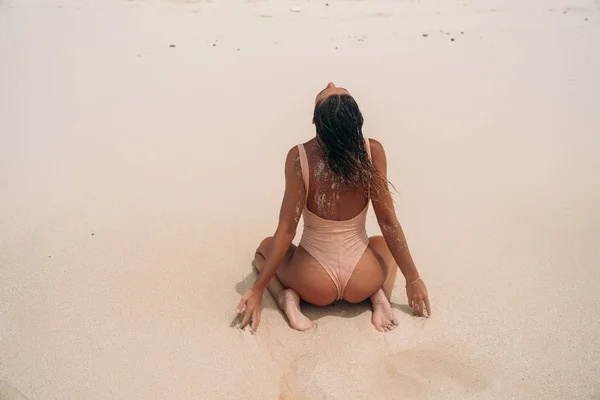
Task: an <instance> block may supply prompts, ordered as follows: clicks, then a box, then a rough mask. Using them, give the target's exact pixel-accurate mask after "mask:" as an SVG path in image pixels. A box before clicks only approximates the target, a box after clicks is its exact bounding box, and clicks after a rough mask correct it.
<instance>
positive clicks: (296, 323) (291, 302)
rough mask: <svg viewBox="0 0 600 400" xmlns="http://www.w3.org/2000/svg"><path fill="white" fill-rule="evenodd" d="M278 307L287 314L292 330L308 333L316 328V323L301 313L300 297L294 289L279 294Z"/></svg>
mask: <svg viewBox="0 0 600 400" xmlns="http://www.w3.org/2000/svg"><path fill="white" fill-rule="evenodd" d="M277 305H278V306H279V308H281V311H283V312H284V313H285V315H286V317H287V318H288V321H289V323H290V326H291V327H292V328H294V329H296V330H299V331H307V330H309V329H311V328H314V327H315V326H316V324H315V322H314V321H311V320H310V318H308V317H307V316H306V315H304V314H303V313H302V311H300V296H298V293H296V292H295V291H293V290H292V289H285V290H284V291H282V292H281V293H280V294H279V298H278V299H277Z"/></svg>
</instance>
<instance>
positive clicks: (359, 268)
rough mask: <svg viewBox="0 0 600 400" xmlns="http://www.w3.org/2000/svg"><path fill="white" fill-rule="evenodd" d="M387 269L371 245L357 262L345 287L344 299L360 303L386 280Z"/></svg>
mask: <svg viewBox="0 0 600 400" xmlns="http://www.w3.org/2000/svg"><path fill="white" fill-rule="evenodd" d="M385 277H386V271H385V270H384V268H383V267H382V265H381V263H380V261H379V260H378V259H377V257H376V255H375V253H373V251H372V250H371V248H370V247H367V248H366V250H365V252H364V253H363V255H362V257H361V258H360V260H359V261H358V263H357V264H356V267H355V268H354V271H353V272H352V276H350V280H349V281H348V284H347V285H346V288H345V289H344V300H346V301H348V302H350V303H360V302H361V301H364V300H366V299H368V298H369V297H371V296H372V295H373V294H374V293H375V292H376V291H378V290H379V289H380V288H381V286H382V285H383V282H384V281H385Z"/></svg>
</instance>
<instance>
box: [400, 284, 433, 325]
mask: <svg viewBox="0 0 600 400" xmlns="http://www.w3.org/2000/svg"><path fill="white" fill-rule="evenodd" d="M406 296H407V297H408V306H409V307H410V308H412V310H413V312H414V313H415V314H417V315H423V309H425V310H427V316H429V317H431V305H430V304H429V295H428V294H427V287H426V286H425V282H423V280H422V279H421V278H419V279H417V280H416V281H413V282H412V283H408V284H407V285H406Z"/></svg>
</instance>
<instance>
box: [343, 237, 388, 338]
mask: <svg viewBox="0 0 600 400" xmlns="http://www.w3.org/2000/svg"><path fill="white" fill-rule="evenodd" d="M396 269H397V265H396V262H395V260H394V257H393V256H392V253H391V252H390V250H389V249H388V247H387V244H386V243H385V239H384V238H383V236H375V237H372V238H370V239H369V248H368V249H367V250H366V251H365V254H364V255H363V257H362V258H361V259H360V260H359V262H358V264H357V265H356V268H355V269H354V272H353V273H352V276H351V277H350V280H349V281H348V285H347V286H346V289H345V290H344V299H346V300H347V301H349V302H352V303H358V302H361V301H364V300H366V299H367V298H369V299H370V300H371V303H372V305H373V317H372V320H371V321H372V322H373V325H374V326H375V329H377V330H378V331H380V332H388V331H391V330H393V329H395V328H396V326H397V325H398V319H397V318H396V316H395V315H394V313H393V311H392V306H391V304H390V301H389V299H390V296H391V294H392V289H393V288H394V281H395V279H396Z"/></svg>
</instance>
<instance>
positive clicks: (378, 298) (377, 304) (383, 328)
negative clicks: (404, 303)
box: [371, 289, 398, 332]
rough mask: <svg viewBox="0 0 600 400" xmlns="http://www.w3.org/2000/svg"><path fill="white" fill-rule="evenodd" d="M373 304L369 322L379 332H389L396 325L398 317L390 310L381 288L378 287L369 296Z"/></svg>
mask: <svg viewBox="0 0 600 400" xmlns="http://www.w3.org/2000/svg"><path fill="white" fill-rule="evenodd" d="M371 303H372V304H373V318H372V319H371V322H373V325H375V329H377V330H378V331H379V332H389V331H391V330H394V329H395V328H396V327H397V326H398V318H396V316H395V315H394V312H393V311H392V305H391V304H390V301H389V300H388V299H387V297H385V293H384V292H383V289H379V290H378V291H377V292H376V293H375V294H374V295H373V296H371Z"/></svg>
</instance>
